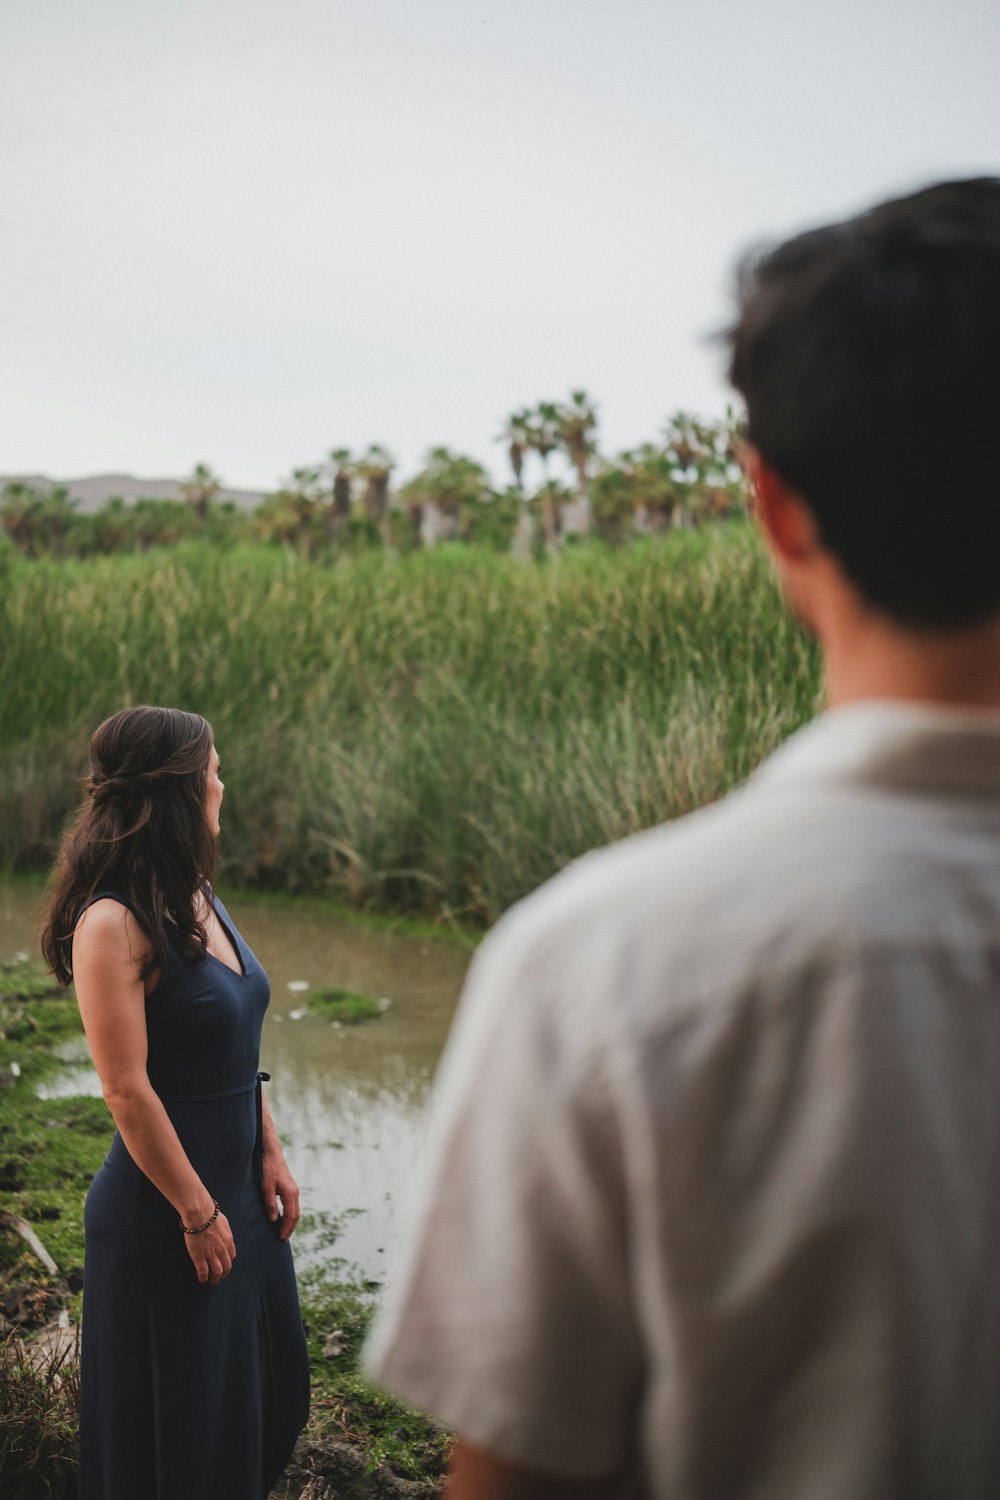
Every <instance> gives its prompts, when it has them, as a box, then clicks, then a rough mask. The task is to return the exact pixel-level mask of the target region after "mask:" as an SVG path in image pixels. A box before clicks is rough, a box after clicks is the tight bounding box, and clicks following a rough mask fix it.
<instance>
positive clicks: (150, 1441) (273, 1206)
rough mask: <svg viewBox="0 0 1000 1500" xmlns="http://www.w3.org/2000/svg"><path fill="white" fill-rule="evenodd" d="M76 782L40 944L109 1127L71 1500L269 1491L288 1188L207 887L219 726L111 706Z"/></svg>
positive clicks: (280, 1442)
mask: <svg viewBox="0 0 1000 1500" xmlns="http://www.w3.org/2000/svg"><path fill="white" fill-rule="evenodd" d="M87 792H88V796H87V800H86V802H85V803H84V805H83V807H82V808H81V810H80V813H79V814H78V816H77V819H76V822H75V823H74V825H73V827H72V828H71V830H70V832H69V833H68V834H67V835H66V838H65V840H64V841H63V845H62V849H61V851H60V854H59V860H58V863H57V866H56V869H55V873H54V875H53V880H52V888H51V893H50V898H49V903H48V910H47V913H46V917H45V920H44V925H43V933H42V949H43V952H44V953H45V956H46V958H47V960H48V962H49V963H50V964H51V966H52V969H53V971H54V972H55V974H56V975H57V976H58V977H59V979H60V980H62V982H63V983H66V984H68V983H69V982H70V980H71V979H72V981H73V983H74V985H75V988H76V994H77V999H78V1002H79V1006H80V1013H81V1016H82V1017H83V1024H84V1029H85V1030H86V1033H87V1040H88V1042H89V1044H90V1049H91V1052H92V1054H93V1058H94V1065H95V1067H96V1068H97V1072H98V1074H99V1076H100V1079H101V1086H102V1089H103V1092H104V1097H105V1099H106V1100H107V1102H108V1106H109V1108H110V1110H111V1113H112V1114H113V1116H114V1119H115V1124H116V1125H117V1127H118V1129H117V1131H116V1133H115V1136H114V1139H113V1141H112V1145H111V1150H110V1151H109V1153H108V1156H107V1159H106V1161H105V1162H104V1164H103V1166H102V1167H101V1168H100V1170H99V1172H98V1173H97V1176H96V1177H95V1178H94V1181H93V1184H92V1185H91V1188H90V1191H89V1193H88V1195H87V1204H86V1210H85V1214H84V1222H85V1227H86V1254H85V1261H84V1285H83V1348H82V1359H81V1370H80V1500H140V1497H141V1500H147V1497H149V1500H154V1497H155V1500H262V1497H263V1496H265V1495H266V1494H267V1492H268V1490H269V1489H270V1488H271V1486H272V1485H273V1484H274V1483H275V1481H276V1480H277V1478H278V1475H279V1474H280V1472H281V1470H282V1468H283V1467H284V1465H285V1463H286V1461H287V1459H288V1457H289V1455H290V1453H291V1450H292V1447H293V1445H294V1442H295V1439H296V1436H297V1435H298V1433H299V1431H300V1430H301V1428H302V1426H303V1425H304V1423H305V1419H306V1415H307V1411H308V1401H309V1396H308V1361H307V1355H306V1347H305V1337H304V1334H303V1329H302V1320H301V1317H300V1314H299V1307H298V1297H297V1293H296V1288H295V1275H294V1271H293V1268H292V1258H291V1250H290V1247H289V1244H288V1240H289V1237H290V1236H291V1234H292V1231H293V1230H294V1228H295V1224H296V1222H297V1220H298V1217H299V1193H298V1188H297V1187H296V1185H295V1180H294V1178H293V1177H292V1174H291V1173H290V1171H289V1170H288V1166H287V1164H286V1162H285V1159H284V1155H283V1153H282V1149H281V1144H280V1142H279V1140H278V1136H277V1133H276V1131H275V1128H274V1123H273V1121H272V1119H271V1114H270V1110H269V1109H268V1106H267V1102H266V1100H265V1099H264V1098H263V1095H262V1091H261V1080H262V1079H266V1078H267V1074H262V1073H259V1072H258V1061H259V1056H258V1054H259V1045H260V1034H261V1026H262V1023H263V1019H264V1011H265V1009H266V1007H267V1003H268V998H269V994H270V986H269V985H268V981H267V976H266V975H265V973H264V971H263V969H262V968H261V966H260V964H259V963H258V962H257V959H256V958H255V957H254V955H253V953H252V952H251V951H250V949H249V948H248V947H247V946H246V944H245V943H244V942H243V940H242V938H241V937H240V935H239V933H238V932H237V931H236V929H235V927H234V926H233V924H232V922H231V921H230V920H229V918H228V916H227V914H226V910H225V908H224V907H223V905H222V903H221V902H220V901H219V900H218V898H217V897H216V896H215V894H214V891H213V885H212V882H213V876H214V871H215V861H216V848H217V840H218V836H219V809H220V807H221V804H222V794H223V784H222V781H221V780H220V778H219V756H218V753H217V751H216V749H215V745H214V743H213V736H212V730H211V728H210V727H209V725H208V724H207V723H206V722H205V720H204V719H203V718H201V717H200V716H199V715H198V714H191V713H183V712H181V711H180V710H179V709H172V708H130V709H125V710H123V712H121V713H117V714H115V715H113V717H112V718H110V719H108V720H107V721H106V722H105V723H104V724H102V725H101V727H100V728H99V729H98V730H97V732H96V734H95V735H94V737H93V740H92V742H91V747H90V778H89V780H88V782H87ZM279 1199H280V1205H281V1207H280V1213H279V1207H278V1200H279Z"/></svg>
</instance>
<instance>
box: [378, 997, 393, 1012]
mask: <svg viewBox="0 0 1000 1500" xmlns="http://www.w3.org/2000/svg"><path fill="white" fill-rule="evenodd" d="M375 1004H376V1005H377V1006H378V1008H379V1010H380V1011H381V1012H382V1014H383V1015H385V1013H386V1011H387V1010H388V1009H389V1008H390V1006H391V1005H392V1001H391V1000H390V999H389V996H388V995H383V996H382V998H381V1000H376V1001H375Z"/></svg>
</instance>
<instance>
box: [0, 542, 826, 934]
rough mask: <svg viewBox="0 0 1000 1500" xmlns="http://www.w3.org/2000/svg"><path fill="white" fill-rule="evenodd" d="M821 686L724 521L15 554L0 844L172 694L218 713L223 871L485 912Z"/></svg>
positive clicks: (9, 851)
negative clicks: (113, 726) (331, 542)
mask: <svg viewBox="0 0 1000 1500" xmlns="http://www.w3.org/2000/svg"><path fill="white" fill-rule="evenodd" d="M818 684H819V664H818V659H817V656H816V653H815V651H814V650H813V648H812V647H811V646H810V645H809V644H808V643H807V642H806V641H805V639H804V638H803V637H802V636H801V634H800V633H799V632H798V630H797V629H796V628H795V627H794V626H793V625H792V624H791V623H790V621H789V620H788V618H787V616H786V615H785V613H784V611H783V610H782V608H781V605H780V602H779V600H778V597H777V594H776V590H775V588H774V585H773V582H772V580H771V577H770V572H769V569H768V565H767V563H766V560H765V559H764V557H763V555H762V552H761V550H760V548H759V546H758V544H757V542H756V541H755V539H754V537H753V535H752V533H751V531H750V529H749V527H747V526H746V525H745V524H742V523H730V524H728V525H720V526H716V527H714V528H707V529H705V530H704V531H701V532H694V533H674V534H671V535H668V536H666V537H663V538H661V539H657V540H651V541H649V542H648V543H643V544H640V545H638V546H636V547H634V548H632V549H629V550H628V551H626V552H621V553H615V552H609V551H607V550H606V549H604V548H601V547H598V546H596V545H595V546H583V547H579V548H575V549H568V550H567V552H566V553H565V554H563V555H562V556H560V557H558V558H557V559H552V560H549V561H547V562H543V563H525V562H521V561H518V560H517V559H514V558H511V557H506V556H500V555H497V554H492V553H485V552H484V553H478V552H476V551H473V550H470V549H467V548H463V549H458V548H455V549H450V548H439V549H436V550H435V551H433V552H428V553H418V554H414V555H411V556H408V557H394V556H386V555H379V554H374V555H369V556H363V557H360V558H358V559H356V560H353V561H347V560H342V561H338V562H335V563H332V564H324V563H317V562H309V561H307V560H305V559H303V558H301V557H299V556H297V555H293V554H284V553H279V552H275V551H273V550H270V549H264V548H253V547H247V548H240V549H235V550H230V551H226V552H219V551H213V550H212V549H211V548H209V547H205V546H198V545H192V546H188V547H180V548H177V549H174V550H172V551H170V552H163V553H161V554H158V555H154V554H150V555H147V556H143V557H117V558H107V559H95V560H93V561H89V562H77V561H70V562H34V563H20V564H15V565H14V567H13V568H12V569H11V570H10V572H9V573H8V575H7V577H6V579H5V580H4V581H3V584H2V587H0V714H2V721H0V777H2V781H0V861H2V862H3V863H4V864H5V865H6V866H8V867H14V868H28V867H33V866H38V865H41V864H44V863H45V862H46V861H47V860H48V859H49V858H50V855H51V849H52V846H53V843H54V842H55V840H56V839H57V837H58V834H59V830H60V827H61V826H62V823H63V821H64V819H65V817H66V816H67V815H68V813H69V812H70V810H71V809H72V807H73V806H74V805H75V803H76V800H77V797H78V794H79V778H80V776H81V775H82V773H83V770H84V766H85V761H86V745H87V740H88V738H89V735H90V733H91V731H92V729H93V728H94V727H95V725H96V724H97V723H98V722H99V721H100V720H101V718H103V717H104V716H105V715H106V714H108V713H110V712H112V711H114V710H115V709H117V708H119V707H121V706H123V705H125V704H129V703H139V702H161V703H171V704H177V705H181V706H183V707H186V708H192V709H196V710H197V711H199V712H201V713H203V714H205V715H206V717H208V718H209V719H210V720H211V721H212V723H213V725H214V727H215V731H216V739H217V743H218V745H219V749H220V753H221V756H222V761H223V776H224V779H225V781H226V784H227V794H226V802H225V806H224V809H223V826H224V845H223V847H224V851H225V861H226V878H227V879H228V880H229V881H231V882H234V883H244V884H262V885H267V886H274V887H281V888H284V889H288V890H292V891H320V892H326V893H329V894H332V895H335V896H337V897H339V898H341V899H346V900H348V901H350V902H353V903H356V904H358V905H367V906H371V907H375V908H383V909H395V910H401V909H402V910H419V911H425V912H431V913H435V912H442V911H448V912H451V913H454V914H456V915H463V916H472V917H478V918H481V919H483V920H490V919H492V918H493V917H495V916H496V915H497V914H498V913H499V912H500V911H501V910H502V909H503V908H504V907H506V906H507V905H509V904H510V903H511V902H512V901H514V900H515V899H517V898H518V897H519V896H521V895H523V894H524V893H525V892H527V891H529V890H531V889H532V888H533V887H534V886H536V885H537V884H539V883H540V882H541V881H542V880H544V879H545V878H546V877H547V876H549V875H551V874H552V873H553V872H554V871H556V870H557V869H559V868H560V867H561V866H562V865H564V864H566V863H567V862H568V861H569V860H570V859H572V858H573V857H575V856H576V855H578V854H580V853H581V852H583V851H584V850H586V849H589V848H592V847H593V846H595V845H597V844H602V843H606V842H608V841H609V840H612V839H615V838H620V837H622V836H623V835H625V834H628V833H630V832H633V831H634V830H636V829H639V828H641V827H644V826H646V825H648V824H650V823H654V822H657V821H660V820H662V819H664V818H669V817H673V816H676V815H677V814H678V813H682V812H685V811H687V810H689V809H691V808H692V807H695V806H697V805H699V804H701V803H703V802H705V801H708V800H711V799H712V798H714V797H717V796H718V795H719V794H721V793H722V792H724V791H725V790H726V789H727V788H728V787H730V786H731V785H733V783H734V782H737V781H739V780H740V779H742V778H743V777H744V776H745V775H746V774H747V772H748V771H749V770H750V769H751V768H752V766H753V765H754V764H755V763H756V762H757V761H758V760H760V759H761V758H762V757H763V756H764V755H765V754H766V753H767V752H768V751H770V750H771V749H772V748H773V747H774V746H775V745H776V744H777V743H779V742H780V740H782V739H783V738H784V737H785V736H786V735H787V734H788V733H789V732H790V731H791V730H792V729H794V728H796V727H797V726H798V725H799V724H801V723H802V722H804V721H805V720H806V719H807V718H809V717H810V716H811V714H812V713H813V711H814V708H815V704H816V699H817V691H818Z"/></svg>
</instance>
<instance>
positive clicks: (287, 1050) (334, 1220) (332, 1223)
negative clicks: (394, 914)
mask: <svg viewBox="0 0 1000 1500" xmlns="http://www.w3.org/2000/svg"><path fill="white" fill-rule="evenodd" d="M40 894H41V893H40V890H39V888H38V887H32V886H29V885H21V884H18V883H13V884H0V958H10V957H11V956H12V955H13V954H14V953H16V952H18V951H22V952H27V951H34V946H35V945H34V930H35V924H36V921H37V907H38V901H39V898H40ZM222 895H223V896H225V891H223V892H222ZM226 905H227V906H228V908H229V910H230V912H231V914H232V916H233V919H234V921H235V922H236V924H237V926H238V927H239V928H240V931H241V932H242V934H243V936H244V937H245V938H246V940H247V942H248V943H249V944H250V946H251V947H252V948H253V950H254V952H255V953H256V954H257V956H258V958H259V959H260V961H261V963H262V964H263V965H264V968H265V969H266V970H267V972H268V974H269V975H270V978H271V989H272V997H271V1005H270V1008H269V1011H268V1015H267V1019H266V1021H265V1023H264V1034H263V1039H262V1042H261V1067H262V1068H263V1069H265V1070H266V1071H267V1072H269V1073H270V1074H271V1075H272V1081H271V1082H270V1083H269V1084H267V1085H266V1088H267V1093H268V1099H269V1101H270V1105H271V1111H272V1113H273V1115H274V1118H275V1122H276V1124H277V1126H278V1131H279V1133H280V1135H281V1137H282V1140H283V1142H284V1145H285V1153H286V1155H287V1157H288V1162H289V1165H290V1167H291V1169H292V1171H293V1172H294V1174H295V1176H296V1179H297V1180H298V1183H299V1186H300V1188H301V1189H302V1200H303V1211H304V1212H305V1213H309V1214H312V1215H315V1216H317V1217H318V1220H319V1224H318V1227H317V1228H316V1229H314V1230H313V1231H311V1232H308V1233H306V1234H305V1235H303V1236H302V1238H301V1241H300V1243H299V1245H298V1247H297V1253H298V1257H299V1260H300V1263H307V1262H308V1261H310V1260H313V1259H316V1258H317V1257H318V1256H320V1255H322V1256H324V1257H329V1256H330V1255H335V1256H341V1257H343V1258H344V1259H345V1260H347V1261H348V1262H350V1263H352V1264H354V1265H357V1266H359V1267H360V1268H361V1269H362V1270H363V1272H364V1274H365V1276H366V1277H368V1278H369V1279H371V1280H374V1281H381V1280H382V1279H383V1275H384V1268H385V1266H386V1264H387V1263H390V1262H391V1260H392V1256H393V1251H394V1249H395V1247H396V1245H397V1243H398V1236H399V1218H398V1210H399V1207H400V1204H401V1201H402V1200H403V1199H404V1198H405V1192H406V1188H407V1186H408V1184H409V1182H410V1180H411V1178H412V1175H413V1170H414V1167H415V1165H416V1163H417V1161H418V1158H419V1155H420V1151H421V1148H422V1144H423V1138H424V1105H425V1102H426V1098H427V1092H428V1088H429V1085H430V1081H431V1078H432V1077H433V1073H434V1069H435V1067H436V1066H437V1062H438V1058H439V1056H440V1053H441V1048H442V1046H443V1044H444V1039H445V1036H446V1034H447V1031H448V1026H449V1024H450V1021H451V1017H452V1014H453V1012H454V1008H455V1001H456V999H457V997H458V992H459V989H460V987H461V983H462V979H463V977H464V974H465V969H466V966H467V963H468V958H469V955H468V953H467V952H465V951H464V950H462V949H460V948H457V947H453V946H451V945H449V944H446V943H438V942H422V941H420V940H418V939H415V938H412V937H409V936H406V935H403V934H400V933H394V932H385V931H379V930H377V929H372V928H367V927H359V926H353V925H351V924H350V923H347V922H344V921H340V920H338V919H336V918H335V917H332V916H330V915H329V913H326V912H323V911H321V910H313V909H311V908H309V907H308V906H301V907H299V906H293V907H280V908H279V907H269V906H266V905H256V904H255V903H253V902H241V901H240V900H239V899H236V898H234V899H233V900H232V901H228V900H227V902H226ZM302 985H306V986H308V987H309V988H312V987H316V986H321V985H342V986H343V987H344V988H346V989H350V990H356V991H359V992H360V993H361V994H365V995H371V996H373V997H375V998H382V997H385V998H387V999H388V1000H389V1001H390V1002H391V1003H390V1005H389V1007H388V1009H387V1010H386V1012H385V1014H384V1015H383V1016H382V1017H381V1018H380V1019H379V1020H378V1021H373V1022H369V1023H365V1024H362V1025H360V1026H341V1027H337V1026H333V1025H331V1024H330V1023H329V1022H326V1021H320V1020H318V1019H316V1018H314V1017H311V1016H309V1015H305V1016H302V1017H301V1018H299V1019H293V1018H292V1012H293V1011H294V1012H298V1011H300V1010H302V1009H303V1008H308V1004H309V988H306V989H304V990H303V989H302V988H300V986H302ZM293 986H294V987H293ZM61 1055H62V1057H63V1059H64V1061H65V1064H66V1066H65V1067H64V1068H63V1069H62V1070H61V1071H60V1073H59V1074H58V1075H56V1076H55V1077H54V1078H53V1079H51V1080H49V1082H48V1085H47V1093H48V1094H49V1096H52V1095H55V1094H63V1095H65V1094H80V1093H94V1094H99V1093H100V1086H99V1084H98V1080H97V1075H96V1074H95V1072H94V1070H93V1068H92V1067H91V1066H90V1065H89V1063H88V1061H87V1053H86V1044H85V1042H82V1041H80V1042H78V1043H77V1042H74V1043H69V1044H67V1045H66V1047H65V1049H64V1050H63V1052H62V1054H61ZM296 1239H297V1240H298V1239H299V1236H298V1235H297V1236H296ZM331 1242H332V1243H331Z"/></svg>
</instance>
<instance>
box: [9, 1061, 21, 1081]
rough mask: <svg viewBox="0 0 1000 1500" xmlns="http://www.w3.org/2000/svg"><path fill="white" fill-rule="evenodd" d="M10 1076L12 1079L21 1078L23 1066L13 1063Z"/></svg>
mask: <svg viewBox="0 0 1000 1500" xmlns="http://www.w3.org/2000/svg"><path fill="white" fill-rule="evenodd" d="M10 1076H11V1078H20V1076H21V1064H20V1063H19V1062H12V1063H11V1065H10Z"/></svg>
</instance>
